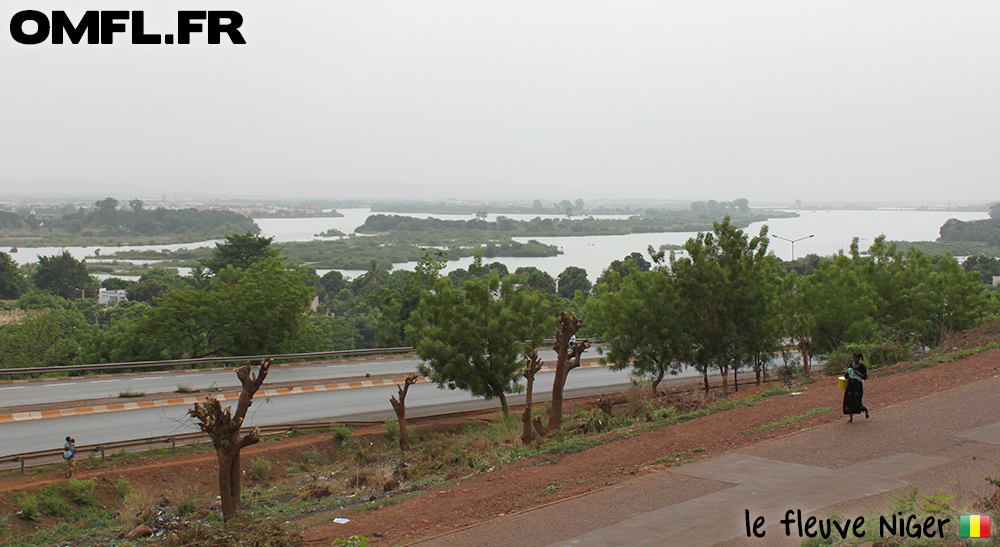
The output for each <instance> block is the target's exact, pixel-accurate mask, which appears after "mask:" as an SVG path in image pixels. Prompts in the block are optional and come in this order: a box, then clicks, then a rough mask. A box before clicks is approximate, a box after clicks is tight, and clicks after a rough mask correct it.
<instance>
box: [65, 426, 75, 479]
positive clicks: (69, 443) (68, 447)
mask: <svg viewBox="0 0 1000 547" xmlns="http://www.w3.org/2000/svg"><path fill="white" fill-rule="evenodd" d="M74 457H76V439H74V438H73V437H70V436H69V435H67V436H66V442H65V443H64V444H63V459H64V460H66V476H67V477H72V476H73V468H74V467H76V461H74V460H73V458H74Z"/></svg>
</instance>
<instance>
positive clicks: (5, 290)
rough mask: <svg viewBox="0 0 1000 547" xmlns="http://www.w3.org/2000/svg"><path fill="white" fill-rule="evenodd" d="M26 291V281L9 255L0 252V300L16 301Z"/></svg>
mask: <svg viewBox="0 0 1000 547" xmlns="http://www.w3.org/2000/svg"><path fill="white" fill-rule="evenodd" d="M27 290H28V280H27V279H26V278H25V277H24V274H22V273H21V270H20V269H18V267H17V263H15V262H14V259H12V258H11V257H10V255H9V254H7V253H5V252H2V251H0V299H3V300H16V299H17V298H20V296H21V295H22V294H24V293H25V292H26V291H27Z"/></svg>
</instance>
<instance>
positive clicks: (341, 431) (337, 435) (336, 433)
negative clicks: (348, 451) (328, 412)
mask: <svg viewBox="0 0 1000 547" xmlns="http://www.w3.org/2000/svg"><path fill="white" fill-rule="evenodd" d="M330 434H331V435H333V442H335V443H337V446H340V447H341V448H344V447H346V446H347V445H348V444H350V443H351V441H353V440H354V434H353V433H352V432H351V428H349V427H347V426H346V425H343V424H338V423H337V422H330Z"/></svg>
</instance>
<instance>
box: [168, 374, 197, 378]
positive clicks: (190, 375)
mask: <svg viewBox="0 0 1000 547" xmlns="http://www.w3.org/2000/svg"><path fill="white" fill-rule="evenodd" d="M182 376H183V377H184V378H194V377H195V376H204V374H184V375H182ZM161 378H162V376H161Z"/></svg>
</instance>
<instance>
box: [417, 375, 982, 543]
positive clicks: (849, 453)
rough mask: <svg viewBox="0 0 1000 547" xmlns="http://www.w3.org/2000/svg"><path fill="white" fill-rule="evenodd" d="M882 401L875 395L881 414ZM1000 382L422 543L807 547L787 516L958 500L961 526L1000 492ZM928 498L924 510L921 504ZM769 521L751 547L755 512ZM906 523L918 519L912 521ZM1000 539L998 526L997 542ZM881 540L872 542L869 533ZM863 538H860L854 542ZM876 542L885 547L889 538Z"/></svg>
mask: <svg viewBox="0 0 1000 547" xmlns="http://www.w3.org/2000/svg"><path fill="white" fill-rule="evenodd" d="M877 397H878V393H877V389H874V388H873V389H871V390H870V391H869V393H866V402H869V405H870V406H874V405H871V403H872V402H875V401H877ZM998 420H1000V378H996V377H994V378H992V379H989V380H985V381H982V382H979V383H976V384H971V385H967V386H962V387H960V388H956V389H953V390H950V391H947V392H943V393H936V394H933V395H930V396H927V397H924V398H921V399H917V400H915V401H910V402H908V403H903V404H899V405H896V406H894V407H888V408H885V409H884V410H880V411H879V412H878V413H877V414H874V413H873V414H872V415H871V419H870V420H865V419H864V418H862V419H861V420H860V421H859V420H857V419H856V420H855V423H853V424H848V423H846V421H845V422H839V423H834V424H828V425H825V426H822V427H818V428H816V429H813V430H809V431H804V432H801V433H799V434H795V435H791V436H788V437H784V438H781V439H776V440H774V441H770V442H766V443H762V444H760V445H756V446H753V447H750V448H748V449H745V450H742V451H739V452H734V453H730V454H725V455H722V456H718V457H713V458H709V459H706V460H702V461H699V462H696V463H692V464H689V465H684V466H681V467H678V468H675V469H670V470H666V471H662V472H659V473H654V474H652V475H647V476H645V477H641V478H639V479H636V480H633V481H630V482H627V483H623V484H619V485H616V486H614V487H610V488H607V489H604V490H601V491H597V492H593V493H590V494H586V495H583V496H580V497H577V498H574V499H570V500H567V501H563V502H559V503H555V504H551V505H548V506H545V507H542V508H538V509H535V510H531V511H526V512H523V513H519V514H516V515H511V516H508V517H504V518H501V519H495V520H491V521H488V522H485V523H483V524H481V525H477V526H474V527H471V528H467V529H464V530H460V531H458V532H454V533H451V534H448V535H445V536H441V537H438V538H434V539H431V540H427V541H424V542H420V543H419V545H420V546H421V547H445V546H448V547H450V546H455V547H458V546H463V547H486V546H497V547H500V546H509V545H518V546H526V547H528V546H538V547H546V546H547V547H570V546H572V547H597V546H600V547H613V546H659V545H664V546H673V545H677V546H691V547H699V546H711V545H724V546H726V547H742V546H755V547H762V546H771V545H799V544H800V543H801V542H802V540H803V539H805V538H801V537H799V533H798V529H797V525H796V524H792V525H791V526H790V530H789V531H790V535H786V530H785V526H784V525H782V524H780V523H779V521H780V520H781V519H783V518H784V517H785V513H786V511H788V510H801V513H802V518H803V519H806V518H807V517H808V516H809V515H815V516H817V517H819V518H822V519H825V518H827V517H828V516H829V515H830V514H831V513H838V514H840V515H843V517H842V518H841V522H843V520H844V519H845V518H848V517H849V518H851V519H852V520H854V519H856V518H857V517H859V516H861V517H864V518H865V519H866V520H868V521H870V520H872V519H874V520H875V521H876V523H877V521H878V519H879V517H880V516H882V515H885V516H886V518H890V517H891V512H890V510H889V509H886V504H887V502H889V501H890V500H891V499H894V498H896V499H898V498H900V497H903V496H905V495H907V494H909V492H910V489H911V488H912V487H913V486H917V487H919V494H920V496H923V495H934V494H938V493H950V494H955V495H956V497H955V500H954V502H953V503H952V505H953V507H955V508H956V510H955V511H953V514H950V515H947V516H946V518H948V517H950V518H951V522H950V523H947V524H944V529H945V531H946V532H950V533H952V534H954V535H957V533H958V528H957V526H958V524H957V523H958V515H959V514H963V513H964V514H968V513H969V510H970V509H971V508H972V506H973V504H974V503H975V502H976V501H977V500H978V499H979V498H980V497H982V496H985V495H988V494H989V493H991V492H992V491H993V487H991V486H990V485H989V484H988V483H986V482H985V481H984V480H983V479H984V477H986V476H987V475H990V476H998V475H1000V421H998ZM920 496H918V498H917V499H918V501H919V500H920V499H921V497H920ZM746 510H749V511H750V515H751V519H755V518H756V517H758V516H762V517H764V519H765V521H764V524H763V526H762V527H761V528H760V530H762V531H763V532H765V534H766V535H765V536H764V537H762V538H758V537H751V538H748V537H747V532H746V524H745V511H746ZM905 516H908V514H907V515H905ZM997 530H998V528H997V526H996V525H994V532H993V534H994V535H996V534H997V533H998V532H997ZM868 536H871V532H869V533H868ZM852 537H853V536H852ZM866 539H870V540H878V539H880V538H878V537H874V538H872V537H867V536H866Z"/></svg>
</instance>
